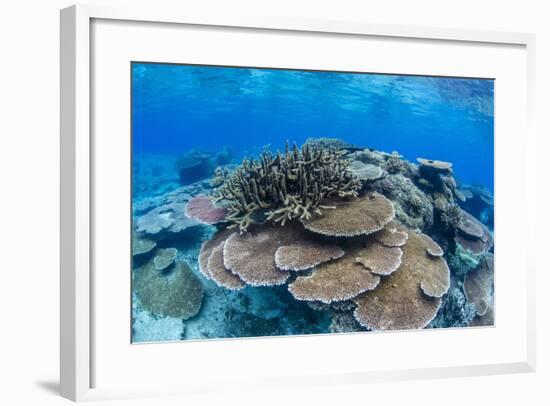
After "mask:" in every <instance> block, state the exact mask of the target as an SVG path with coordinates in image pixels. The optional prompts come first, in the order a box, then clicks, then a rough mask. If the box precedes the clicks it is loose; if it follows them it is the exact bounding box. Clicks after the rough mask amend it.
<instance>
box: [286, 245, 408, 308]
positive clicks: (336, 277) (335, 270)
mask: <svg viewBox="0 0 550 406" xmlns="http://www.w3.org/2000/svg"><path fill="white" fill-rule="evenodd" d="M348 245H349V246H348V247H346V248H345V250H346V253H345V254H344V256H343V257H342V258H339V259H336V260H333V261H330V262H325V263H323V264H321V265H319V266H316V267H315V268H313V270H312V272H311V274H310V275H307V276H300V277H298V278H296V280H295V281H294V282H292V283H291V284H289V286H288V289H289V290H290V292H291V293H292V295H293V296H294V297H295V298H296V299H299V300H308V301H315V300H316V301H320V302H323V303H332V302H335V301H342V300H348V299H352V298H354V297H355V296H357V295H359V294H360V293H363V292H365V291H367V290H373V289H375V288H376V286H378V283H379V282H380V276H379V275H388V274H390V273H392V272H394V271H395V270H396V269H398V267H399V264H400V261H401V249H400V248H395V247H392V248H390V247H386V246H384V245H382V244H380V243H379V242H378V241H376V240H375V239H374V238H372V237H370V238H361V239H354V240H353V241H350V242H349V244H348Z"/></svg>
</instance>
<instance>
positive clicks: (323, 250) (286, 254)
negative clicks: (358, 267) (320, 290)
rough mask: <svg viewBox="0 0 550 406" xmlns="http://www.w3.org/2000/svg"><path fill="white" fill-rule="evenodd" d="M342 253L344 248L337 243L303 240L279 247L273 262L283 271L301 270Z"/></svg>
mask: <svg viewBox="0 0 550 406" xmlns="http://www.w3.org/2000/svg"><path fill="white" fill-rule="evenodd" d="M343 255H344V250H343V249H342V248H340V247H339V246H337V245H334V244H325V243H320V242H316V241H308V240H303V241H297V242H295V243H293V244H290V245H284V246H281V247H279V248H278V249H277V251H276V252H275V264H276V265H277V268H279V269H282V270H284V271H302V270H305V269H310V268H313V267H314V266H317V265H319V264H322V263H323V262H327V261H330V260H331V259H337V258H340V257H342V256H343Z"/></svg>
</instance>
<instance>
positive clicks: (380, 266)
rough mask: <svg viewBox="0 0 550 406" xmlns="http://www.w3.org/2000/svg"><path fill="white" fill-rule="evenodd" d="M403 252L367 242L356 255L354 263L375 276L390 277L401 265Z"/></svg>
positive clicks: (375, 242)
mask: <svg viewBox="0 0 550 406" xmlns="http://www.w3.org/2000/svg"><path fill="white" fill-rule="evenodd" d="M402 255H403V251H401V249H399V248H397V247H386V246H385V245H382V244H381V243H379V242H378V241H373V240H371V241H369V242H368V243H367V244H366V247H365V248H363V249H361V250H360V251H359V252H358V253H357V257H356V258H355V262H357V263H359V264H361V265H363V266H364V267H365V268H367V269H368V270H369V271H371V272H372V273H374V274H376V275H390V274H391V273H393V272H395V271H396V270H397V268H399V265H401V256H402Z"/></svg>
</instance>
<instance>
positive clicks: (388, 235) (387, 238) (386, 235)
mask: <svg viewBox="0 0 550 406" xmlns="http://www.w3.org/2000/svg"><path fill="white" fill-rule="evenodd" d="M408 237H409V236H408V234H407V233H406V232H404V231H398V230H397V229H396V228H395V225H393V222H390V223H388V224H387V225H386V227H384V228H383V229H382V230H380V231H378V232H376V233H375V234H374V238H375V239H376V240H377V241H378V242H380V243H382V244H384V245H385V246H386V247H402V246H403V245H405V243H406V242H407V238H408Z"/></svg>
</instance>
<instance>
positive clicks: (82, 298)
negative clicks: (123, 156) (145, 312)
mask: <svg viewBox="0 0 550 406" xmlns="http://www.w3.org/2000/svg"><path fill="white" fill-rule="evenodd" d="M94 20H95V21H97V20H109V21H115V20H116V21H121V22H128V23H130V22H146V23H172V24H180V25H193V26H201V27H228V28H246V29H249V30H251V31H253V30H275V31H285V32H288V33H290V34H292V33H293V32H306V33H308V32H311V33H317V34H319V35H323V34H327V35H330V34H347V35H353V36H358V37H361V36H369V37H380V38H406V39H411V40H419V41H421V40H430V41H431V40H436V41H441V42H449V43H455V44H456V43H460V44H463V45H465V46H468V44H479V43H484V44H494V45H496V44H502V45H514V46H519V47H522V48H523V47H524V49H525V54H526V58H527V60H526V62H525V63H526V73H527V79H526V106H525V107H526V111H527V116H526V124H525V126H526V128H525V129H524V130H525V136H524V137H523V138H522V141H523V142H524V143H525V145H526V150H527V151H533V150H535V148H536V135H535V131H534V87H535V72H534V57H535V56H534V55H535V37H534V35H531V34H526V33H508V32H489V31H474V30H461V29H446V28H428V27H415V26H402V25H379V24H368V23H357V22H353V23H351V22H341V21H318V20H292V19H278V18H261V17H258V18H252V19H249V18H243V19H229V18H225V17H223V16H201V17H198V16H195V17H193V16H188V15H187V14H186V10H185V8H183V7H182V8H176V9H172V10H166V9H156V8H155V7H150V8H147V7H145V8H139V7H132V8H110V7H105V6H88V5H86V6H84V5H77V6H72V7H69V8H67V9H64V10H62V11H61V269H60V272H61V279H60V283H61V287H60V291H61V297H60V312H61V332H60V333H61V342H60V349H61V367H60V372H61V394H62V396H64V397H67V398H69V399H72V400H75V401H80V400H90V399H97V398H105V397H107V398H109V397H120V396H122V397H125V396H141V395H151V394H155V393H157V394H160V393H166V392H170V393H174V394H184V393H189V392H197V391H199V392H201V391H206V390H210V389H211V388H209V387H208V385H203V384H195V385H192V386H189V385H186V382H181V385H173V386H170V388H167V387H163V386H161V385H159V386H158V387H157V388H147V389H143V390H141V389H132V388H127V387H125V388H112V387H110V388H94V386H95V384H94V377H93V374H91V370H92V369H93V368H94V362H95V360H94V357H95V355H96V354H95V353H94V350H93V348H94V347H93V343H92V341H93V340H92V339H91V337H92V336H93V330H94V328H95V324H94V323H95V322H94V317H92V309H93V305H92V302H93V291H94V288H95V286H94V278H93V274H92V270H93V263H92V262H93V258H92V252H93V249H94V246H93V240H92V238H91V233H92V232H93V229H94V223H93V222H94V208H93V207H92V203H91V202H92V201H93V195H92V193H93V182H92V180H93V171H92V162H93V159H92V158H93V155H94V154H95V153H96V151H94V149H93V148H92V147H91V145H92V142H91V126H92V121H91V87H93V86H94V83H93V78H92V75H91V64H92V61H91V58H92V55H93V53H92V46H93V44H92V41H91V30H92V22H93V21H94ZM531 156H533V157H534V156H535V154H532V155H531ZM525 165H529V167H531V165H532V167H534V165H535V162H534V159H533V160H530V161H526V162H525ZM525 181H526V182H528V181H529V180H527V179H525ZM529 182H533V181H532V180H531V181H529ZM531 186H532V187H533V188H534V187H536V186H535V185H531ZM526 204H529V205H530V210H531V212H534V210H535V202H534V197H530V198H528V201H527V203H526ZM534 217H535V216H531V218H534ZM529 229H530V236H529V238H532V239H534V232H533V231H532V230H534V225H530V228H529ZM534 263H535V258H534V254H530V255H529V257H528V258H527V257H526V258H525V264H526V265H525V269H522V271H524V272H525V277H526V287H527V292H525V296H522V299H523V298H525V303H524V306H525V307H524V309H525V320H526V323H525V325H522V326H518V329H521V331H522V333H524V334H525V340H524V341H522V342H524V348H522V350H524V357H522V359H520V360H516V361H514V362H508V361H506V360H504V361H503V362H500V363H490V364H477V365H476V364H475V363H472V364H468V365H462V366H456V365H452V366H440V367H422V366H418V368H410V367H409V368H402V369H399V368H397V369H392V370H385V371H359V372H357V371H349V373H346V374H334V375H330V374H323V375H316V376H313V375H308V374H306V375H304V376H302V377H301V380H300V384H304V385H307V384H328V383H345V382H354V383H358V382H361V383H362V382H369V381H380V380H394V379H419V378H429V377H451V376H467V375H484V374H501V373H512V372H529V371H534V369H535V309H534V306H535V267H534ZM522 305H523V304H522ZM392 334H407V333H392ZM218 345H223V343H222V344H220V343H219V342H218ZM276 382H279V383H281V382H286V383H290V382H291V379H290V378H285V377H284V376H281V377H278V378H277V379H265V380H263V381H260V382H255V383H254V384H255V385H256V386H257V385H265V386H273V385H275V384H276ZM294 384H296V383H294ZM247 385H250V383H249V382H242V386H241V388H242V387H245V388H246V387H247Z"/></svg>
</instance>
